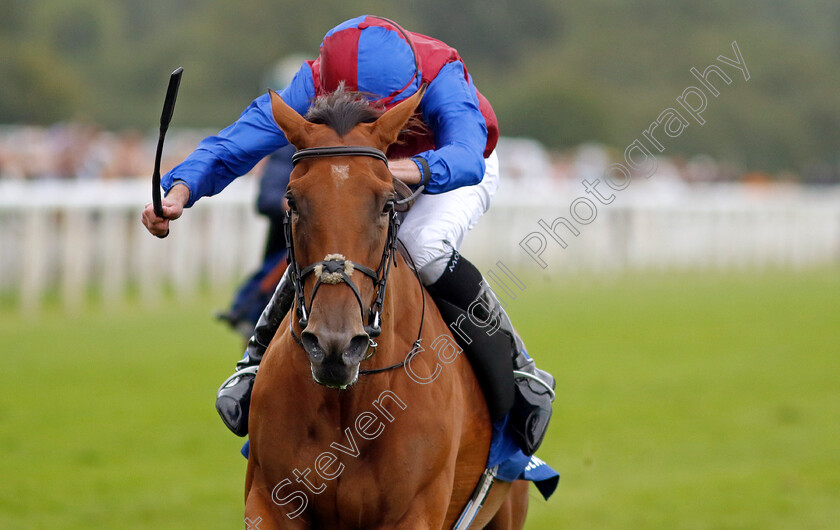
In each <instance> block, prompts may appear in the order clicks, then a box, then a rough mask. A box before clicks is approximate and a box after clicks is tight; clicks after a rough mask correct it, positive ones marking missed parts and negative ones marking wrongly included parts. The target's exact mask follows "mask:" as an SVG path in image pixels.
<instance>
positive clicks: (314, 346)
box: [300, 331, 324, 362]
mask: <svg viewBox="0 0 840 530" xmlns="http://www.w3.org/2000/svg"><path fill="white" fill-rule="evenodd" d="M300 341H301V342H302V343H303V349H304V350H306V353H307V355H309V358H310V359H311V360H312V361H315V362H318V361H322V360H323V359H324V350H323V349H322V348H321V346H320V345H319V344H318V337H317V335H315V334H314V333H312V332H311V331H304V332H303V333H301V334H300Z"/></svg>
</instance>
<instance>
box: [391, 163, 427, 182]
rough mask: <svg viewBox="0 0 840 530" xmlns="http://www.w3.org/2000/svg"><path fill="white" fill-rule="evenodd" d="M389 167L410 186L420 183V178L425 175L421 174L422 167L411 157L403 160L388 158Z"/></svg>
mask: <svg viewBox="0 0 840 530" xmlns="http://www.w3.org/2000/svg"><path fill="white" fill-rule="evenodd" d="M388 169H390V170H391V174H392V175H394V177H395V178H398V179H400V180H401V181H403V182H405V183H406V184H408V185H409V186H413V185H415V184H420V179H421V178H422V177H423V175H421V174H420V168H418V167H417V164H415V163H414V160H412V159H410V158H403V159H402V160H388Z"/></svg>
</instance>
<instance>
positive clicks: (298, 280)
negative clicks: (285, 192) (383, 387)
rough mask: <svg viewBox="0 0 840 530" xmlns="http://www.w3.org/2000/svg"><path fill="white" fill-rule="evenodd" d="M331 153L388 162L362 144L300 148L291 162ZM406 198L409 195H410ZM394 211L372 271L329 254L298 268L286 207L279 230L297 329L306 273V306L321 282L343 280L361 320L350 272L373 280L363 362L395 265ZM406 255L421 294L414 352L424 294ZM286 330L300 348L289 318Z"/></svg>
mask: <svg viewBox="0 0 840 530" xmlns="http://www.w3.org/2000/svg"><path fill="white" fill-rule="evenodd" d="M331 156H367V157H371V158H375V159H377V160H381V161H382V162H383V163H385V165H387V164H388V158H387V157H386V156H385V153H383V152H382V151H380V150H379V149H376V148H373V147H366V146H351V145H340V146H332V147H312V148H307V149H300V150H298V151H297V152H296V153H295V154H294V155H292V165H293V166H294V165H297V163H298V162H300V161H301V160H305V159H307V158H324V157H331ZM420 191H422V187H421V189H420V190H418V193H419V192H420ZM409 199H412V198H411V197H410V198H409ZM407 202H408V199H403V200H402V201H395V206H396V205H397V204H399V203H402V204H405V203H407ZM397 212H398V209H397V208H396V207H394V208H392V209H391V211H390V218H389V220H388V236H387V238H386V240H385V248H384V250H383V251H382V258H381V260H380V262H379V266H378V267H377V268H376V270H373V269H371V268H370V267H367V266H365V265H362V264H360V263H356V262H355V261H350V260H348V259H346V258H345V257H344V256H342V255H341V254H329V255H327V256H326V257H325V258H324V259H323V260H322V261H318V262H315V263H312V264H310V265H308V266H306V267H304V268H303V269H301V268H300V265H299V263H298V261H297V258H296V256H295V245H294V239H293V237H292V210H291V209H289V210H286V214H285V216H284V218H283V231H284V232H285V236H286V250H287V255H288V259H289V266H290V267H291V273H292V275H291V276H292V277H291V280H292V285H293V286H294V289H295V296H296V299H297V304H296V306H297V307H296V314H297V317H298V325H299V326H300V327H301V330H305V329H306V326H307V325H308V324H309V313H308V310H307V309H306V305H307V304H306V294H305V293H304V289H303V281H304V279H305V278H306V277H307V276H308V275H309V274H313V273H314V274H315V276H316V281H315V287H314V288H313V290H312V296H310V298H309V307H310V308H311V307H312V304H313V303H314V301H315V295H316V294H317V293H318V288H319V287H320V286H321V284H323V283H327V284H333V285H334V284H339V283H346V284H347V286H348V287H350V289H352V291H353V294H354V295H355V296H356V300H357V301H358V302H359V310H360V311H361V315H362V322H364V321H365V309H364V302H363V301H362V295H361V292H360V291H359V288H358V287H357V286H356V284H355V283H354V282H353V280H352V279H351V276H352V275H353V272H355V271H359V272H360V273H362V274H363V275H365V276H367V277H368V278H370V279H371V280H372V281H373V284H374V286H375V289H376V295H375V297H374V301H373V305H371V307H370V308H369V309H368V315H367V317H368V324H367V325H366V326H365V333H367V334H368V337H369V338H368V341H369V342H368V349H369V350H371V351H370V353H369V354H368V355H366V356H365V357H364V358H363V359H362V361H366V360H368V359H370V358H371V357H373V356H374V355H375V354H376V349H377V347H378V344H377V343H376V341H375V340H374V339H375V338H376V337H378V336H379V335H380V334H381V333H382V306H383V304H384V302H385V291H386V288H387V285H388V277H389V275H390V273H391V263H393V264H394V267H396V266H397V257H396V252H395V250H396V244H397V241H398V239H397V232H398V231H399V227H400V220H399V217H398V215H397ZM400 244H401V245H402V246H403V248H405V245H403V244H402V242H400ZM406 255H407V256H408V259H409V260H410V261H411V265H412V270H413V272H414V275H415V277H416V278H417V282H418V285H419V286H420V293H421V295H422V297H423V310H422V312H421V314H420V329H419V330H418V332H417V340H415V341H414V346H413V347H412V351H414V350H416V349H417V348H418V347H419V346H420V342H421V340H422V338H421V336H422V334H423V322H424V321H425V318H426V293H425V292H424V291H423V283H422V281H421V279H420V275H419V273H418V272H417V270H415V269H414V260H413V259H412V258H411V255H409V254H408V253H407V252H406ZM289 331H290V332H291V334H292V338H293V339H294V340H295V342H297V343H298V345H300V346H301V347H303V341H302V340H301V339H300V337H298V335H297V334H296V333H295V330H294V328H293V327H292V321H291V320H289ZM409 353H410V352H409ZM404 365H405V359H403V361H402V362H400V363H397V364H394V365H392V366H388V367H385V368H377V369H371V370H359V375H365V374H376V373H381V372H387V371H389V370H394V369H397V368H402V367H403V366H404Z"/></svg>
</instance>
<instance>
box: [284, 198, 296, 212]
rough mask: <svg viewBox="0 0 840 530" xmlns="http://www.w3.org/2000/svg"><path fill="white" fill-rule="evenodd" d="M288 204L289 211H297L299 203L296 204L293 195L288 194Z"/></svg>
mask: <svg viewBox="0 0 840 530" xmlns="http://www.w3.org/2000/svg"><path fill="white" fill-rule="evenodd" d="M286 202H288V203H289V209H290V210H291V211H293V212H296V211H297V203H295V198H294V196H293V195H292V194H290V193H287V194H286Z"/></svg>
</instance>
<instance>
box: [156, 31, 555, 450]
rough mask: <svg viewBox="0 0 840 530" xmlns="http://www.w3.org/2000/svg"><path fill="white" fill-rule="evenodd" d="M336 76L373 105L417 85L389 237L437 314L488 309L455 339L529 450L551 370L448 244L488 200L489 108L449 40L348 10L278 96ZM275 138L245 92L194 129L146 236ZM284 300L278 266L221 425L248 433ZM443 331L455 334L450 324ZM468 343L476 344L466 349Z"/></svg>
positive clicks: (491, 163) (291, 100)
mask: <svg viewBox="0 0 840 530" xmlns="http://www.w3.org/2000/svg"><path fill="white" fill-rule="evenodd" d="M340 84H343V86H344V87H345V89H347V90H353V91H359V92H362V93H364V94H365V95H367V96H369V97H370V98H371V99H373V100H374V104H376V105H379V106H382V107H384V108H385V109H388V108H390V107H392V106H393V105H395V104H397V103H398V102H400V101H402V100H403V99H405V98H407V97H410V96H411V95H413V94H414V93H415V92H417V90H418V89H419V88H420V87H421V85H423V84H428V88H427V90H426V93H425V95H424V97H423V99H422V101H421V102H420V106H419V109H418V110H419V115H420V117H421V118H422V121H423V123H424V124H425V126H426V127H427V130H426V131H425V132H424V133H422V134H411V135H404V136H405V137H404V138H403V137H401V138H400V140H402V141H400V142H398V143H397V144H394V145H393V146H391V148H390V149H389V150H388V153H387V155H388V158H389V163H388V165H389V169H390V170H391V173H392V174H393V175H394V177H396V178H398V179H400V180H402V181H403V182H405V183H407V184H409V185H411V186H413V187H415V188H416V187H418V186H420V185H422V186H424V191H423V194H422V195H421V196H420V197H419V198H418V199H417V200H416V202H415V204H414V206H413V207H412V209H411V210H409V211H408V212H407V213H406V214H405V217H404V220H403V221H402V224H401V227H400V231H399V237H400V240H401V241H402V243H403V245H404V246H405V249H406V250H407V251H408V253H409V254H410V255H411V256H412V257H413V261H414V265H415V267H416V270H417V272H418V273H419V276H420V278H421V280H422V281H423V283H424V284H425V286H426V289H427V290H428V292H429V294H431V296H432V298H433V299H434V300H435V302H436V304H437V305H438V307H439V308H440V309H441V312H442V314H443V315H444V317H445V319H446V321H447V323H450V325H451V323H452V322H454V321H455V320H456V317H458V316H459V315H467V312H468V311H470V314H472V315H473V316H474V317H475V316H478V318H480V319H482V321H483V322H485V323H486V322H488V321H489V320H490V319H493V322H498V323H499V327H498V331H496V332H494V333H493V334H492V335H489V336H488V335H487V333H486V332H485V331H484V330H483V329H481V328H478V327H475V328H474V329H472V330H469V329H465V328H464V327H463V326H461V328H460V331H461V332H466V335H467V336H472V335H473V334H481V335H482V337H481V340H477V341H470V342H471V344H465V343H463V342H462V344H461V345H462V347H463V348H464V349H465V350H466V351H467V353H468V354H471V353H472V354H474V355H470V358H471V359H475V358H476V357H477V358H479V359H488V361H487V362H488V364H494V363H495V365H496V366H497V367H499V366H501V367H502V368H501V370H502V373H503V374H504V375H503V376H502V377H497V378H496V379H497V380H499V381H501V383H500V385H501V386H506V387H510V391H509V392H505V391H502V392H500V395H501V396H502V397H500V398H499V399H497V400H495V402H494V400H493V399H489V398H488V405H489V407H490V412H491V419H492V420H494V421H497V420H501V419H502V418H504V416H505V415H506V414H507V413H508V412H510V413H511V415H510V424H509V425H510V427H512V429H513V431H514V432H515V434H516V435H517V438H518V439H519V441H520V445H521V448H522V450H523V451H524V452H525V453H526V454H528V455H530V454H533V453H534V451H536V449H537V447H538V446H539V444H540V443H541V442H542V438H543V436H544V434H545V430H546V428H547V426H548V421H549V419H550V417H551V403H552V401H553V397H554V392H553V389H554V385H555V383H554V378H553V377H552V376H551V375H550V374H548V373H547V372H544V371H542V370H539V369H537V368H536V366H535V364H534V361H533V360H531V359H530V357H529V356H528V355H527V353H526V351H525V346H524V344H523V343H522V340H521V339H520V337H519V335H518V334H517V333H516V331H515V330H514V328H513V326H512V324H511V322H510V320H509V318H508V317H507V315H506V314H505V312H504V310H503V309H502V306H501V305H500V303H499V301H498V300H497V299H496V297H495V296H494V295H493V293H492V291H491V290H490V288H489V287H488V285H487V282H485V281H483V278H482V275H481V273H480V272H479V271H478V269H476V267H475V266H474V265H473V264H472V263H470V262H469V261H467V260H466V259H465V258H464V257H463V256H461V255H460V254H459V253H458V249H459V248H460V247H461V244H462V243H463V241H464V238H465V237H466V235H467V232H468V231H469V230H470V229H471V228H472V227H473V226H474V225H475V223H476V222H477V221H478V220H479V218H480V217H481V216H482V214H484V212H486V211H487V209H488V208H489V206H490V200H491V198H492V197H493V195H494V194H495V192H496V188H497V187H498V184H499V164H498V158H497V156H496V152H495V147H496V141H497V140H498V136H499V132H498V123H497V121H496V116H495V114H494V112H493V109H492V107H491V106H490V104H489V102H488V101H487V100H486V99H485V98H484V96H482V95H481V94H480V93H479V92H478V90H477V89H476V88H475V85H474V84H473V81H472V77H471V76H470V75H469V73H468V72H467V69H466V66H465V65H464V62H463V60H462V59H461V57H460V56H459V55H458V52H457V51H456V50H455V49H454V48H451V47H449V46H447V45H446V44H444V43H443V42H441V41H438V40H435V39H432V38H430V37H427V36H425V35H421V34H418V33H412V32H408V31H405V30H403V29H402V28H401V27H400V26H399V25H397V24H396V23H394V22H392V21H390V20H387V19H384V18H380V17H374V16H360V17H357V18H354V19H351V20H348V21H346V22H344V23H342V24H340V25H338V26H336V27H335V28H333V29H331V30H330V31H329V32H328V33H327V34H326V36H325V37H324V39H323V41H322V43H321V46H320V53H319V56H318V58H316V59H315V60H313V61H306V62H304V63H303V64H302V65H301V68H300V70H299V71H298V73H297V74H296V75H295V77H294V78H293V80H292V82H291V83H290V84H289V85H288V86H287V87H286V88H285V89H284V90H283V91H282V92H281V93H280V95H281V96H282V98H283V101H285V102H286V103H287V104H288V105H289V106H290V107H292V108H293V109H295V110H296V111H297V112H298V113H300V114H301V115H306V113H307V110H308V109H309V106H310V104H311V102H312V101H313V99H314V98H316V97H318V96H321V95H325V94H328V93H330V92H333V91H335V90H336V89H338V88H339V85H340ZM287 144H288V141H287V140H286V138H285V136H284V134H283V132H282V131H281V130H280V128H279V127H278V126H277V123H276V122H275V121H274V118H273V114H272V111H271V100H270V97H269V95H268V94H266V95H264V96H261V97H259V98H257V99H256V100H254V101H253V102H252V103H251V105H250V106H249V107H248V108H247V109H245V111H244V112H243V113H242V115H241V116H240V117H239V119H238V120H237V121H236V122H235V123H233V124H232V125H230V126H228V127H227V128H225V129H224V130H222V131H221V132H220V133H219V134H218V135H216V136H211V137H208V138H206V139H204V140H203V141H202V142H201V143H200V144H199V146H198V148H197V149H196V150H195V151H194V152H193V153H192V154H191V155H190V156H189V157H187V159H186V160H185V161H184V162H182V163H181V164H180V165H178V166H177V167H175V168H174V169H173V170H172V171H170V172H169V173H168V174H167V175H165V176H164V178H163V180H162V185H163V187H164V189H165V190H166V192H167V194H166V198H165V199H164V218H159V217H157V216H155V214H154V212H153V209H152V207H151V205H149V206H147V207H146V209H145V210H144V212H143V223H144V224H145V225H146V227H147V228H148V229H149V231H150V232H151V233H152V234H155V235H159V236H163V235H165V233H166V232H167V231H168V229H169V221H170V220H171V219H177V218H178V217H180V215H181V213H182V212H183V208H185V207H190V206H192V205H193V204H194V203H195V201H196V200H198V199H199V198H200V197H206V196H210V195H214V194H216V193H218V192H220V191H221V190H222V189H223V188H224V187H225V186H227V185H228V184H229V183H230V182H231V181H232V180H233V179H235V178H237V177H238V176H240V175H243V174H245V173H247V172H248V171H250V170H251V168H253V166H254V165H255V164H256V163H257V162H258V161H259V160H260V159H262V158H263V157H265V156H267V155H269V154H271V153H272V152H274V151H276V150H277V149H279V148H281V147H283V146H285V145H287ZM293 300H294V286H293V285H292V282H291V281H290V276H289V273H288V271H287V273H286V274H285V275H284V276H283V278H282V280H281V281H280V283H279V285H278V286H277V289H276V291H275V293H274V295H273V297H272V299H271V301H270V302H269V304H268V306H267V307H266V308H265V310H264V311H263V313H262V315H261V317H260V320H259V322H258V323H257V326H256V328H255V330H254V335H253V337H251V339H250V341H249V342H248V346H247V347H246V350H245V356H244V358H243V359H242V360H241V361H240V362H239V363H238V364H237V371H236V373H235V374H234V375H233V376H231V377H230V378H229V379H228V380H227V381H225V383H224V384H222V386H221V388H220V389H219V391H218V394H217V400H216V408H217V410H218V412H219V414H220V415H221V417H222V420H223V421H224V423H225V425H227V426H228V428H229V429H230V430H231V431H233V432H234V433H235V434H237V435H239V436H244V435H245V434H246V433H247V432H248V407H249V405H250V394H251V389H252V387H253V382H254V378H255V375H256V371H257V366H258V365H259V362H260V360H261V359H262V356H263V354H264V353H265V350H266V348H267V347H268V344H269V342H270V341H271V339H272V338H273V337H274V335H275V332H276V331H277V329H278V327H279V325H280V323H281V321H282V320H283V318H284V317H285V315H286V313H287V312H288V311H289V309H290V308H291V306H292V303H293ZM476 308H479V309H476ZM461 321H462V323H463V322H469V321H470V319H464V318H462V319H461ZM455 335H456V338H458V337H460V336H461V333H455ZM459 341H461V339H460V338H459ZM479 343H481V349H482V351H481V352H474V351H472V350H471V349H470V348H475V347H476V345H477V344H479ZM496 371H497V372H498V369H497V370H496ZM483 388H484V385H483ZM487 393H488V390H487V388H485V394H487Z"/></svg>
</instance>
